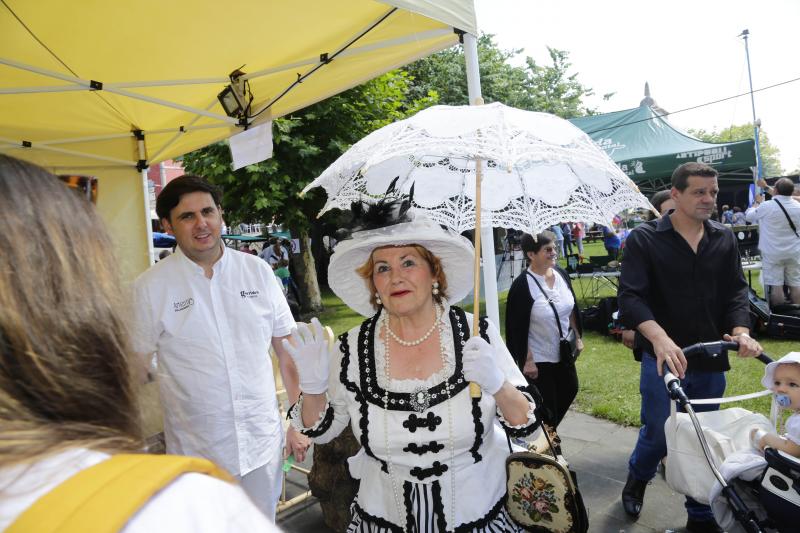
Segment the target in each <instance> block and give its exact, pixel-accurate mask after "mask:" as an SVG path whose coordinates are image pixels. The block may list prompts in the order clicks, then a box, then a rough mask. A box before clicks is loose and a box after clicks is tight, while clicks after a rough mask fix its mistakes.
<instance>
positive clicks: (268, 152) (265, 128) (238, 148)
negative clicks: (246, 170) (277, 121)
mask: <svg viewBox="0 0 800 533" xmlns="http://www.w3.org/2000/svg"><path fill="white" fill-rule="evenodd" d="M228 143H229V145H230V148H231V158H232V159H233V165H232V166H233V170H238V169H240V168H242V167H246V166H247V165H254V164H255V163H260V162H261V161H264V160H265V159H269V158H270V157H272V121H271V120H270V121H269V122H265V123H263V124H259V125H258V126H255V127H253V128H250V129H248V130H245V131H243V132H242V133H237V134H236V135H234V136H232V137H231V138H230V139H228Z"/></svg>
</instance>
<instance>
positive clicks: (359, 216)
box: [334, 176, 414, 241]
mask: <svg viewBox="0 0 800 533" xmlns="http://www.w3.org/2000/svg"><path fill="white" fill-rule="evenodd" d="M399 178H400V176H398V177H396V178H394V179H393V180H392V182H391V183H390V184H389V188H387V189H386V193H385V194H384V195H383V198H381V199H380V200H378V201H377V202H370V201H366V200H360V201H357V202H353V203H352V204H350V222H349V223H348V224H347V225H346V226H345V227H342V228H340V229H338V230H336V234H335V235H334V236H335V237H336V240H338V241H342V240H345V239H349V238H350V237H351V236H352V234H353V233H355V232H357V231H365V230H371V229H377V228H383V227H386V226H392V225H394V224H400V223H401V222H410V221H411V217H409V214H408V210H409V209H410V208H411V204H412V203H413V200H414V185H413V184H412V185H411V190H410V191H408V195H401V194H399V193H398V192H397V190H396V186H397V180H398V179H399Z"/></svg>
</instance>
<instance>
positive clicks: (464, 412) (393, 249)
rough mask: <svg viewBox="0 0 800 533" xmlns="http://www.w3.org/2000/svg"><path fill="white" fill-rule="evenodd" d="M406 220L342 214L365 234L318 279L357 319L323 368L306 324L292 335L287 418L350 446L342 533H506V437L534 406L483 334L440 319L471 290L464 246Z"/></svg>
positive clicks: (493, 339)
mask: <svg viewBox="0 0 800 533" xmlns="http://www.w3.org/2000/svg"><path fill="white" fill-rule="evenodd" d="M407 206H408V202H406V203H405V204H400V203H399V202H398V201H396V202H394V203H392V202H382V203H380V204H378V205H373V206H370V207H369V208H368V209H367V211H366V212H363V209H362V208H361V207H360V206H359V205H358V204H354V209H353V211H354V215H355V216H356V217H357V218H361V217H362V216H363V220H372V222H371V223H367V225H366V226H361V227H360V228H359V230H358V231H354V232H353V233H352V235H351V236H350V238H348V239H345V240H341V241H340V242H339V244H338V245H337V247H336V249H335V251H334V254H333V256H332V258H331V262H330V266H329V269H328V273H329V274H328V275H329V280H330V285H331V289H333V291H334V292H335V293H336V294H337V295H338V296H339V297H340V298H341V299H342V300H343V301H344V302H345V303H346V304H347V305H348V306H350V307H351V308H352V309H354V310H355V311H357V312H359V313H360V314H362V315H364V316H367V317H369V318H367V320H365V321H364V322H363V323H362V324H361V325H360V326H358V327H355V328H353V329H351V330H350V331H348V332H347V333H345V334H344V335H342V336H340V337H339V342H338V344H337V345H336V347H335V349H334V350H333V353H332V354H331V353H330V351H329V344H328V341H327V340H325V338H324V334H323V331H322V327H321V326H320V324H319V322H318V321H317V320H316V319H314V320H312V325H311V327H310V328H309V327H307V326H305V325H302V324H301V325H300V330H299V331H298V332H297V333H296V334H295V335H293V338H292V343H293V345H292V344H289V343H288V342H287V349H289V351H290V353H292V355H293V356H294V357H295V360H296V363H297V367H298V371H299V373H300V388H301V390H302V391H303V394H302V397H301V399H300V401H299V402H298V403H297V404H296V405H295V406H294V407H293V408H292V410H291V412H290V418H291V420H292V423H293V424H295V426H296V427H297V428H298V429H300V430H301V431H302V432H303V433H305V434H306V435H308V436H309V437H312V438H313V439H314V441H315V442H319V443H324V442H328V441H330V440H331V439H333V438H334V437H336V436H337V435H338V434H339V433H340V432H341V431H342V430H343V429H344V428H345V427H346V426H347V424H348V423H349V424H351V426H352V429H353V433H354V434H355V436H356V438H357V439H359V441H360V443H361V449H360V451H359V452H358V453H357V454H356V455H355V456H354V457H351V458H350V459H349V468H350V472H351V474H352V476H353V477H354V478H356V479H359V480H360V486H359V492H358V495H357V497H356V500H355V502H354V503H353V506H352V509H353V517H352V521H351V523H350V526H349V528H348V531H350V532H362V531H364V532H378V531H380V532H384V531H392V532H394V531H409V532H410V531H414V532H445V531H469V532H484V531H485V532H489V531H497V532H500V531H503V532H507V531H512V532H513V531H518V528H517V526H516V525H514V524H513V523H512V522H511V519H510V518H509V517H508V515H507V514H506V511H505V509H504V507H503V503H504V497H505V492H506V483H505V480H506V474H505V459H506V457H507V456H508V454H509V448H510V444H509V440H508V439H507V436H506V432H507V433H508V434H509V435H511V436H512V437H515V436H520V437H521V436H526V435H529V434H531V433H533V432H534V431H535V430H536V429H537V427H538V424H537V423H536V419H535V417H534V414H533V411H534V407H535V406H534V403H533V399H532V398H531V396H530V395H529V394H528V393H527V392H524V391H525V390H526V385H527V383H526V381H525V378H524V377H523V376H522V374H521V373H520V371H519V369H518V368H517V367H516V365H515V364H514V361H513V359H512V358H511V355H510V354H509V352H508V350H507V349H506V348H505V345H504V343H503V341H502V339H501V338H500V335H499V333H498V331H497V329H496V327H495V326H494V325H493V324H491V323H490V322H488V321H486V320H485V319H483V320H481V322H480V331H479V335H478V336H476V337H472V338H471V328H472V317H471V315H470V314H468V313H465V312H464V311H462V310H461V309H459V308H458V307H455V306H452V305H451V302H457V301H459V300H461V299H462V298H463V297H464V296H466V295H467V293H468V292H469V291H470V289H471V285H472V262H473V247H472V245H471V243H470V242H469V241H468V240H467V239H465V238H464V237H461V236H460V235H457V234H455V233H454V232H451V231H449V230H445V229H443V228H442V227H440V226H439V225H438V224H435V223H433V222H432V221H430V220H429V219H427V218H426V217H424V216H423V215H420V214H417V215H416V217H411V213H404V210H406V209H407ZM387 219H388V220H387ZM285 342H286V341H285ZM469 382H475V383H477V384H479V385H480V387H481V389H482V392H483V394H482V396H481V397H480V398H479V399H478V398H474V399H473V398H471V397H470V394H469V387H468V384H469ZM504 430H505V431H504Z"/></svg>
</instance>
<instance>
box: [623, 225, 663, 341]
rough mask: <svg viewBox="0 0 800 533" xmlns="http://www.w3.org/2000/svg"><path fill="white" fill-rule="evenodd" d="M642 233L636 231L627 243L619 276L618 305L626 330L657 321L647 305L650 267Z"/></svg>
mask: <svg viewBox="0 0 800 533" xmlns="http://www.w3.org/2000/svg"><path fill="white" fill-rule="evenodd" d="M646 244H647V242H646V241H645V240H644V239H642V235H641V234H640V232H638V231H636V230H634V231H633V232H631V234H630V235H629V236H628V238H627V239H626V241H625V255H624V257H623V260H622V270H621V272H620V276H619V291H618V303H619V310H620V315H622V321H623V323H624V325H625V327H626V328H628V329H636V327H637V326H638V325H639V324H641V323H642V322H646V321H648V320H655V317H654V315H653V311H652V310H651V309H650V306H649V305H648V304H647V297H648V291H649V286H650V279H649V278H650V276H649V266H648V262H647V253H646V251H645V246H646Z"/></svg>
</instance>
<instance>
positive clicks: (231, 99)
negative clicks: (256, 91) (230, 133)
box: [217, 65, 253, 125]
mask: <svg viewBox="0 0 800 533" xmlns="http://www.w3.org/2000/svg"><path fill="white" fill-rule="evenodd" d="M242 66H244V65H242ZM228 77H229V78H230V80H231V83H230V85H228V86H227V87H225V88H224V89H223V90H222V92H221V93H219V94H218V95H217V99H218V100H219V103H220V105H221V106H222V109H224V110H225V114H226V115H228V116H229V117H233V118H239V119H241V120H246V118H247V116H248V115H249V114H250V104H251V103H252V102H253V93H251V92H250V82H248V81H247V80H246V79H244V72H242V71H241V70H240V69H236V70H234V71H233V72H231V73H230V75H229V76H228ZM243 125H246V124H243Z"/></svg>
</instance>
